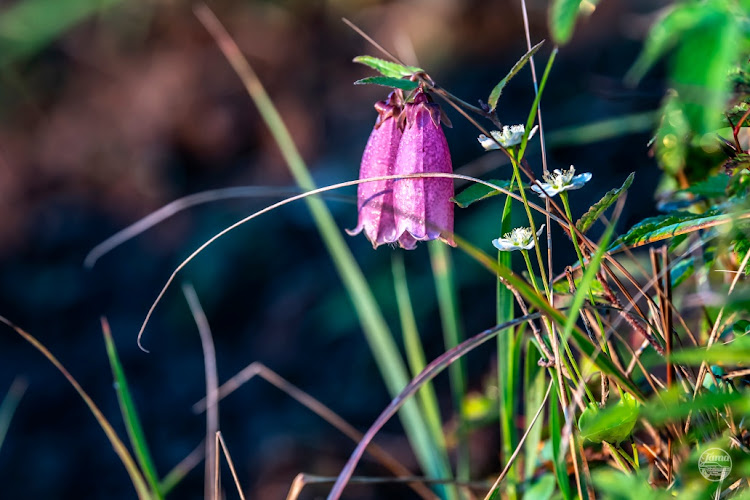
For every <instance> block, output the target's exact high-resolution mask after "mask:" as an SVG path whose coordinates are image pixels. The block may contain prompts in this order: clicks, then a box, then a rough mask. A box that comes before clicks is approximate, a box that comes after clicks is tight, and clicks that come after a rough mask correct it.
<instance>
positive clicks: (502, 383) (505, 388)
mask: <svg viewBox="0 0 750 500" xmlns="http://www.w3.org/2000/svg"><path fill="white" fill-rule="evenodd" d="M513 184H514V183H513V181H511V184H510V189H511V190H512V189H513ZM512 201H513V200H512V199H511V198H510V196H507V197H506V198H505V204H504V206H503V215H502V217H501V219H500V234H501V235H503V234H505V233H507V232H509V231H510V230H511V211H512V210H511V209H512ZM497 263H498V266H503V267H505V268H508V269H510V266H511V253H510V252H497ZM496 297H497V298H496V306H495V315H496V320H497V322H498V323H505V322H507V321H510V320H511V319H513V316H514V299H513V293H511V291H510V290H508V287H506V286H505V285H504V284H503V283H502V282H501V281H500V279H498V280H497V293H496ZM514 344H515V330H514V329H510V330H509V331H508V333H507V334H506V335H499V336H498V337H497V377H498V379H497V389H498V401H499V403H500V408H499V410H500V412H499V413H500V432H501V436H502V450H503V460H507V459H508V458H509V457H510V456H511V454H512V453H513V450H514V449H515V448H516V443H517V442H518V436H517V432H516V426H515V407H516V400H517V398H516V396H517V395H516V394H515V390H514V388H515V387H516V384H515V383H514V379H515V376H516V375H515V370H516V367H517V366H518V364H517V360H515V359H514V357H513V355H512V353H514V352H515V351H516V349H515V345H514ZM508 479H509V481H508V482H506V483H505V485H506V492H507V495H508V498H509V499H513V498H516V497H517V493H516V484H517V483H518V467H516V465H515V464H513V465H512V466H511V468H510V469H509V470H508Z"/></svg>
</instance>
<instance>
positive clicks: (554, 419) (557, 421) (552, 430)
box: [549, 386, 573, 500]
mask: <svg viewBox="0 0 750 500" xmlns="http://www.w3.org/2000/svg"><path fill="white" fill-rule="evenodd" d="M557 390H558V388H557V386H556V387H555V390H554V391H552V394H551V395H550V404H549V434H550V441H551V445H552V458H553V462H554V463H553V465H554V468H555V477H556V478H557V485H558V486H559V487H560V493H562V496H563V498H564V499H565V500H572V498H573V494H572V493H571V491H570V479H569V478H568V471H567V466H566V464H565V457H564V456H563V455H562V454H561V450H562V446H561V444H562V428H563V425H562V418H561V416H560V411H561V409H560V401H559V398H558V394H557Z"/></svg>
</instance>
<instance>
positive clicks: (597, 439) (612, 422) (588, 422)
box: [578, 393, 640, 444]
mask: <svg viewBox="0 0 750 500" xmlns="http://www.w3.org/2000/svg"><path fill="white" fill-rule="evenodd" d="M639 410H640V404H639V403H638V402H637V401H636V400H635V398H633V396H631V395H630V394H628V393H623V395H622V399H620V400H619V401H618V402H617V403H615V404H613V405H610V406H607V407H605V408H601V409H600V408H599V407H598V406H597V405H596V404H595V403H589V405H588V406H587V407H586V409H585V410H584V411H583V413H581V416H580V417H579V418H578V429H579V430H580V432H581V437H582V438H583V439H587V440H589V441H591V442H593V443H601V442H602V441H606V442H608V443H614V444H619V443H621V442H622V441H624V440H625V439H627V438H628V436H630V433H631V432H632V431H633V427H635V423H636V422H637V421H638V414H639Z"/></svg>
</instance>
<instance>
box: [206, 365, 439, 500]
mask: <svg viewBox="0 0 750 500" xmlns="http://www.w3.org/2000/svg"><path fill="white" fill-rule="evenodd" d="M256 376H258V377H260V378H262V379H263V380H265V381H266V382H268V383H269V384H271V385H273V386H274V387H276V388H278V389H279V390H280V391H281V392H283V393H285V394H286V395H288V396H289V397H291V398H292V399H294V400H295V401H297V402H298V403H300V404H301V405H302V406H304V407H305V408H307V409H309V410H310V411H312V412H313V413H315V414H316V415H318V416H319V417H320V418H322V419H323V420H325V421H326V422H328V423H329V424H331V426H333V427H334V428H336V429H337V430H338V431H340V432H341V433H342V434H344V435H345V436H347V437H348V438H350V439H351V440H352V441H354V442H355V443H358V442H359V441H360V440H361V439H362V437H363V434H362V433H361V432H359V431H358V430H357V429H355V428H354V427H353V426H352V425H351V424H349V423H348V422H347V421H346V420H344V419H343V418H341V417H340V416H339V415H338V414H337V413H335V412H334V411H333V410H331V409H330V408H328V407H327V406H326V405H324V404H323V403H321V402H320V401H318V400H317V399H315V398H313V397H312V396H310V395H309V394H308V393H306V392H305V391H303V390H302V389H300V388H299V387H297V386H295V385H294V384H292V383H291V382H289V381H287V380H286V379H284V378H283V377H282V376H280V375H279V374H278V373H276V372H275V371H273V370H271V369H270V368H268V367H267V366H265V365H264V364H263V363H260V362H257V361H256V362H254V363H251V364H249V365H248V366H246V367H245V368H244V369H243V370H242V371H240V372H239V373H237V374H236V375H235V376H234V377H232V378H230V379H229V380H227V381H226V382H224V384H222V385H221V387H219V388H218V389H217V392H216V393H215V394H214V395H213V396H214V398H215V400H216V401H217V402H218V401H220V400H222V399H224V398H225V397H226V396H228V395H229V394H231V393H232V392H234V391H235V390H237V389H239V388H240V387H241V386H242V385H243V384H245V383H246V382H248V381H249V380H250V379H252V378H254V377H256ZM209 396H211V395H209ZM207 404H208V403H207V399H206V398H204V399H201V400H200V401H198V402H197V403H195V405H193V411H196V412H201V411H204V410H206V407H207ZM367 451H368V453H370V455H372V456H373V458H375V459H376V460H378V461H379V462H380V463H381V464H382V465H383V466H384V467H386V468H387V469H388V470H389V471H391V472H392V473H393V474H394V475H395V476H396V477H408V476H412V475H413V474H412V472H411V471H410V470H409V469H408V468H407V467H405V466H404V465H402V464H401V462H399V461H398V460H397V459H396V458H395V457H393V455H391V454H390V453H388V452H387V451H386V450H384V449H383V448H381V447H380V446H378V445H377V444H374V443H372V444H370V446H368V448H367ZM410 486H411V487H412V489H413V490H414V491H415V492H416V493H418V494H419V495H420V496H421V497H422V498H424V499H433V498H435V494H434V493H433V492H432V491H430V489H429V488H427V487H425V486H424V485H423V484H421V482H415V483H410Z"/></svg>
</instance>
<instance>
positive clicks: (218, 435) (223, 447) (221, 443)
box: [216, 431, 245, 500]
mask: <svg viewBox="0 0 750 500" xmlns="http://www.w3.org/2000/svg"><path fill="white" fill-rule="evenodd" d="M216 440H217V441H218V446H217V448H219V447H220V448H221V451H222V452H223V453H224V458H225V459H226V460H227V465H229V471H230V472H231V473H232V479H233V480H234V485H235V486H236V487H237V493H239V495H240V498H241V499H242V500H245V494H244V493H243V492H242V486H241V485H240V480H239V479H238V478H237V469H235V467H234V461H233V460H232V455H230V454H229V449H228V448H227V444H226V443H225V442H224V436H223V435H222V434H221V431H217V432H216ZM218 462H219V459H218V457H217V459H216V463H217V464H218ZM217 469H218V465H217ZM216 481H217V484H218V481H219V475H218V474H217V475H216ZM217 489H218V488H217ZM216 495H217V498H218V492H216Z"/></svg>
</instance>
